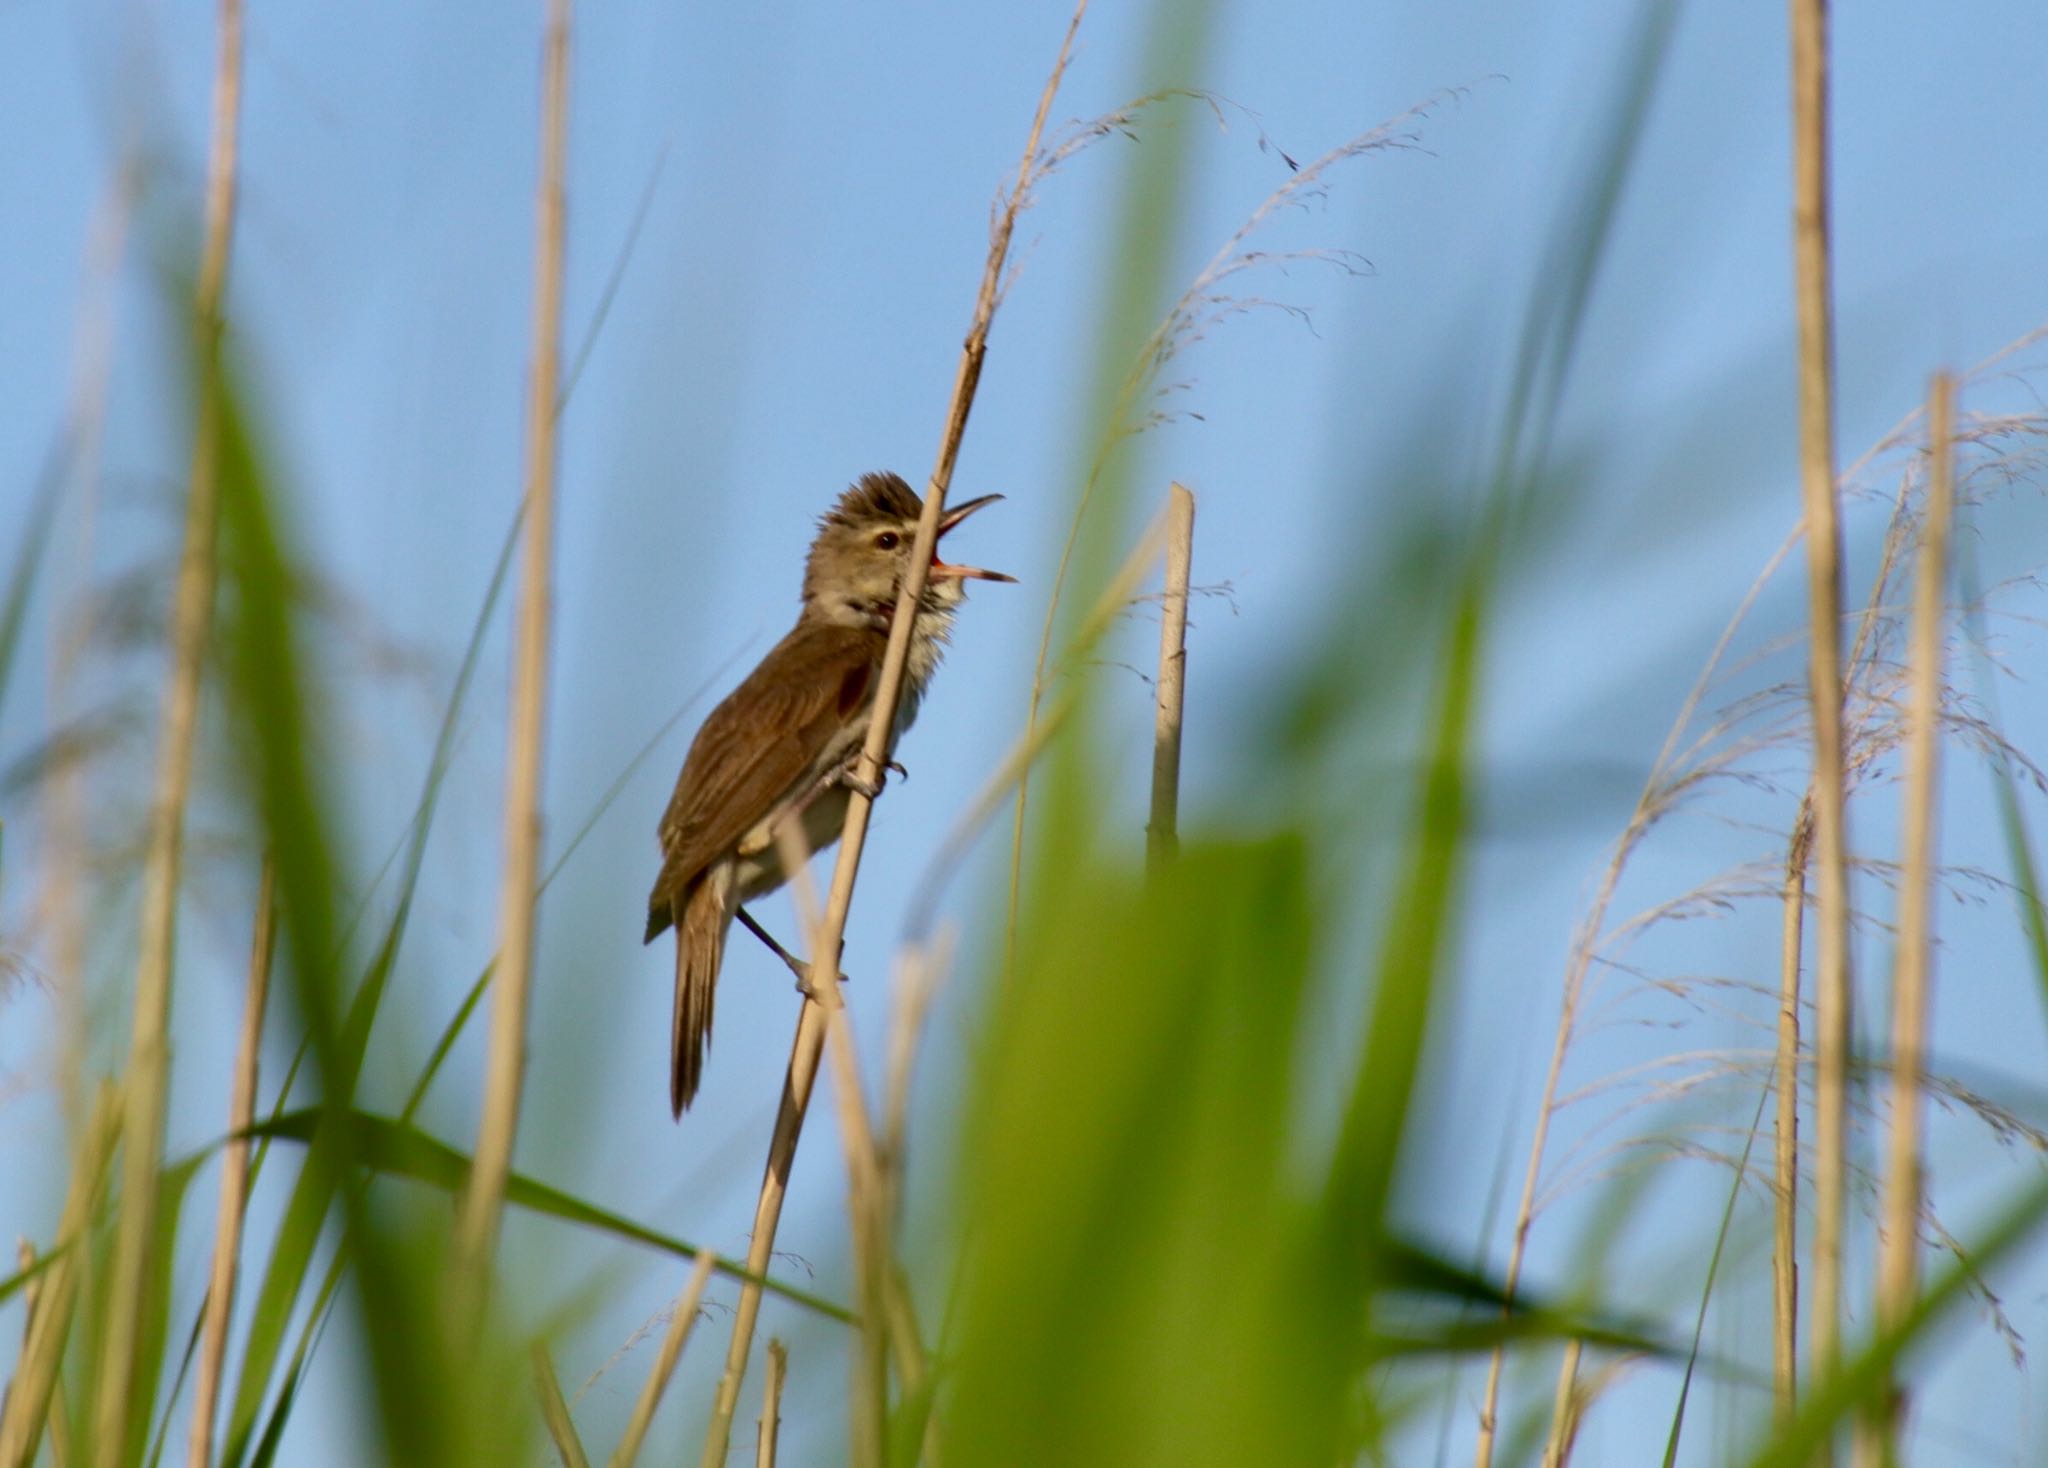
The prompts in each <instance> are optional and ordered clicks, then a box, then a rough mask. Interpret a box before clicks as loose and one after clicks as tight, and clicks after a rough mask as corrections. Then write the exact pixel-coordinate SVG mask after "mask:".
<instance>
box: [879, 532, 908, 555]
mask: <svg viewBox="0 0 2048 1468" xmlns="http://www.w3.org/2000/svg"><path fill="white" fill-rule="evenodd" d="M901 539H902V537H900V536H898V535H897V534H896V532H895V531H893V530H884V531H883V532H882V533H881V534H880V535H877V536H876V537H875V545H876V546H877V547H878V548H879V549H881V550H894V549H896V547H897V545H898V544H899V543H900V542H901Z"/></svg>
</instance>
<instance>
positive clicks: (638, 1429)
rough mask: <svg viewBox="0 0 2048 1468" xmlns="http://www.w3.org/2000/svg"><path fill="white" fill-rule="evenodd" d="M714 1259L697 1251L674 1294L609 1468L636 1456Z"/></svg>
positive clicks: (622, 1466)
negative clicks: (678, 1291)
mask: <svg viewBox="0 0 2048 1468" xmlns="http://www.w3.org/2000/svg"><path fill="white" fill-rule="evenodd" d="M717 1262H718V1256H717V1255H716V1254H714V1253H712V1252H711V1251H710V1250H709V1249H705V1250H702V1251H701V1252H700V1253H699V1254H698V1255H697V1263H696V1265H695V1267H693V1268H692V1269H691V1270H690V1278H689V1280H688V1282H686V1283H685V1284H684V1285H683V1292H682V1293H681V1294H680V1295H678V1296H676V1308H675V1313H674V1314H672V1315H670V1316H669V1318H668V1330H667V1331H666V1332H664V1333H663V1335H662V1337H661V1349H660V1350H659V1351H658V1352H656V1353H655V1357H654V1367H653V1369H652V1370H650V1371H649V1372H648V1373H647V1381H646V1384H645V1385H643V1386H642V1387H641V1388H640V1398H639V1400H638V1401H636V1402H634V1404H633V1415H632V1417H630V1418H629V1419H627V1422H626V1432H625V1435H624V1436H623V1437H621V1438H620V1439H619V1446H618V1450H617V1451H616V1452H614V1453H613V1454H612V1456H611V1463H610V1468H632V1464H633V1460H634V1459H636V1458H638V1457H639V1456H640V1445H641V1444H642V1443H643V1442H645V1441H646V1440H647V1429H648V1426H649V1425H650V1424H651V1423H652V1422H653V1421H654V1412H655V1409H656V1408H657V1407H659V1406H660V1405H661V1394H662V1393H663V1392H664V1391H666V1390H668V1379H669V1378H670V1377H671V1376H673V1375H675V1370H676V1362H677V1361H679V1360H681V1359H682V1355H683V1346H684V1345H685V1344H686V1343H687V1342H688V1341H689V1339H690V1327H691V1326H693V1325H695V1324H696V1323H697V1307H698V1306H699V1305H701V1304H703V1303H704V1286H705V1284H706V1283H707V1282H708V1281H709V1280H710V1278H711V1266H712V1265H714V1264H716V1263H717Z"/></svg>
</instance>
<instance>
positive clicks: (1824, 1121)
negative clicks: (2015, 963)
mask: <svg viewBox="0 0 2048 1468" xmlns="http://www.w3.org/2000/svg"><path fill="white" fill-rule="evenodd" d="M1791 11H1792V119H1793V120H1792V131H1793V147H1792V153H1793V165H1794V166H1793V174H1794V183H1793V190H1794V193H1793V211H1792V213H1793V255H1794V264H1795V271H1796V289H1795V294H1796V296H1797V299H1798V306H1799V423H1800V434H1799V437H1800V455H1799V459H1800V483H1801V490H1802V496H1801V497H1802V501H1803V503H1804V507H1805V522H1806V569H1807V603H1808V621H1809V624H1810V629H1809V630H1810V634H1811V635H1810V637H1809V638H1808V646H1809V658H1808V664H1807V683H1808V693H1809V697H1810V699H1811V702H1812V706H1813V794H1814V802H1813V810H1814V838H1815V843H1814V844H1815V852H1816V854H1817V856H1818V858H1819V860H1818V866H1819V878H1820V902H1819V919H1820V937H1819V943H1818V948H1817V958H1818V963H1817V967H1816V974H1815V991H1814V992H1815V1000H1816V1005H1815V1008H1816V1015H1815V1024H1816V1028H1817V1034H1816V1036H1815V1042H1814V1056H1815V1066H1814V1132H1815V1137H1814V1195H1815V1196H1814V1231H1813V1234H1814V1236H1813V1297H1812V1302H1811V1307H1812V1320H1811V1325H1810V1327H1809V1330H1810V1337H1811V1341H1812V1351H1813V1369H1814V1372H1815V1374H1816V1375H1818V1376H1826V1375H1828V1374H1829V1373H1831V1372H1832V1371H1833V1370H1834V1367H1835V1363H1836V1360H1837V1358H1838V1356H1839V1355H1840V1350H1841V1336H1840V1330H1841V1294H1842V1233H1843V1226H1844V1221H1845V1220H1844V1214H1845V1211H1846V1207H1847V1198H1848V1186H1847V1184H1848V1171H1847V1162H1846V1151H1847V1145H1848V1081H1849V1006H1850V998H1851V990H1850V979H1849V866H1848V833H1847V829H1846V820H1845V811H1844V804H1845V800H1844V791H1843V756H1842V675H1841V626H1842V566H1841V527H1840V524H1839V521H1838V517H1837V507H1836V503H1835V445H1834V384H1833V372H1834V366H1833V334H1834V333H1833V325H1832V310H1831V305H1830V285H1829V279H1828V269H1829V267H1828V206H1827V189H1828V150H1827V126H1828V87H1827V0H1791ZM1829 1457H1830V1454H1829V1453H1828V1452H1826V1451H1825V1450H1823V1452H1822V1453H1821V1454H1820V1455H1819V1457H1818V1459H1817V1461H1820V1462H1826V1461H1827V1460H1828V1458H1829Z"/></svg>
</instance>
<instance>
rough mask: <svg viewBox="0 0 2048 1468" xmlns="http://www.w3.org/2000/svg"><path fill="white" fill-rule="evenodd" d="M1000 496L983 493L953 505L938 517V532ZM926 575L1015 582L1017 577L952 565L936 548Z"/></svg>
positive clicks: (941, 533) (999, 572)
mask: <svg viewBox="0 0 2048 1468" xmlns="http://www.w3.org/2000/svg"><path fill="white" fill-rule="evenodd" d="M1001 498H1002V496H1001V495H999V494H985V495H983V496H982V497H981V498H980V499H973V500H969V501H967V503H965V504H962V505H955V506H953V508H952V509H950V510H948V511H946V513H945V514H943V515H941V516H940V517H939V534H940V535H941V536H943V535H945V534H946V532H947V531H949V530H951V529H952V528H953V527H954V526H956V525H958V524H959V523H960V522H961V521H962V520H965V519H966V518H967V517H968V516H969V515H971V514H973V513H974V512H975V511H976V510H979V509H981V508H982V507H983V506H985V505H992V504H994V503H995V502H996V501H997V500H999V499H1001ZM927 575H930V576H933V577H938V578H940V579H944V578H946V577H957V578H959V579H960V580H963V581H964V580H968V579H973V580H977V581H1009V582H1015V581H1016V579H1017V578H1016V577H1015V576H1005V575H1004V574H1003V573H1002V572H1001V571H984V570H982V568H981V567H979V566H956V565H953V564H952V563H951V562H949V561H942V560H940V559H939V557H938V552H937V551H936V550H934V551H933V553H932V568H931V570H930V571H929V572H928V573H927Z"/></svg>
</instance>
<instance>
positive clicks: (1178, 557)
mask: <svg viewBox="0 0 2048 1468" xmlns="http://www.w3.org/2000/svg"><path fill="white" fill-rule="evenodd" d="M1168 496H1169V505H1168V511H1167V521H1166V527H1167V528H1166V588H1165V595H1164V596H1163V598H1162V600H1161V616H1160V619H1159V679H1158V684H1157V687H1156V690H1155V692H1156V697H1157V705H1158V706H1157V708H1156V710H1155V712H1154V717H1153V723H1152V818H1151V820H1149V821H1148V822H1147V823H1146V825H1145V855H1146V861H1147V865H1148V866H1150V867H1151V868H1152V869H1153V870H1155V871H1156V870H1157V869H1158V868H1159V867H1160V866H1161V865H1162V864H1163V863H1165V862H1166V861H1168V860H1170V859H1171V858H1172V856H1173V854H1174V852H1175V851H1177V850H1178V849H1179V847H1180V724H1181V710H1182V706H1183V704H1184V703H1185V701H1186V697H1187V666H1188V645H1187V644H1188V571H1189V567H1190V564H1191V563H1192V561H1193V557H1194V542H1195V497H1194V495H1192V494H1190V493H1189V492H1188V489H1187V487H1186V486H1185V485H1182V484H1175V485H1174V486H1173V487H1172V489H1171V490H1169V491H1168Z"/></svg>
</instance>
